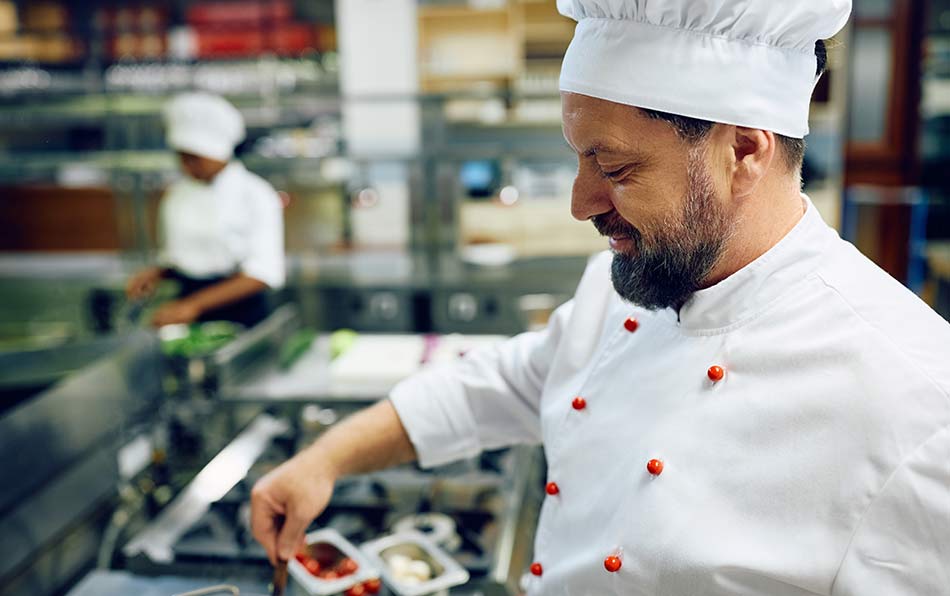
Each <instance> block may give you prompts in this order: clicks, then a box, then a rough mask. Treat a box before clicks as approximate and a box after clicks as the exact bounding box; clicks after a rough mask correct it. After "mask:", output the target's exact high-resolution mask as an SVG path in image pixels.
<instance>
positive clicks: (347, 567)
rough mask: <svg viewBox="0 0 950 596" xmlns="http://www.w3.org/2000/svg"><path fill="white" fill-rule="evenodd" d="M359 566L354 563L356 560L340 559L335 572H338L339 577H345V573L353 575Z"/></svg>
mask: <svg viewBox="0 0 950 596" xmlns="http://www.w3.org/2000/svg"><path fill="white" fill-rule="evenodd" d="M359 568H360V566H359V565H358V564H357V563H356V561H354V560H353V559H350V558H346V559H343V560H342V561H340V563H339V564H338V565H337V566H336V572H337V573H339V574H340V576H341V577H345V576H347V575H353V574H354V573H356V570H357V569H359Z"/></svg>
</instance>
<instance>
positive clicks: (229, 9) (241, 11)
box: [185, 0, 293, 27]
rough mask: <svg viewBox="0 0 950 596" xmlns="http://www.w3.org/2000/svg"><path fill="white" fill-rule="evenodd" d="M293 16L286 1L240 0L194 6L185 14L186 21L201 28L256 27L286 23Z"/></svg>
mask: <svg viewBox="0 0 950 596" xmlns="http://www.w3.org/2000/svg"><path fill="white" fill-rule="evenodd" d="M292 15H293V9H292V8H291V5H290V2H288V1H286V0H274V1H270V2H258V1H253V0H240V1H231V2H201V3H197V4H192V5H191V6H189V7H188V8H187V10H186V12H185V20H186V21H187V22H188V23H189V24H191V25H195V26H200V27H210V26H215V27H217V26H224V27H233V26H255V25H262V24H266V23H282V22H286V21H288V20H290V18H291V16H292Z"/></svg>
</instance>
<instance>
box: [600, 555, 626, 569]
mask: <svg viewBox="0 0 950 596" xmlns="http://www.w3.org/2000/svg"><path fill="white" fill-rule="evenodd" d="M621 567H623V562H622V561H621V560H620V557H617V556H615V555H611V556H609V557H607V558H606V559H604V569H606V570H607V571H609V572H611V573H617V572H618V571H620V568H621Z"/></svg>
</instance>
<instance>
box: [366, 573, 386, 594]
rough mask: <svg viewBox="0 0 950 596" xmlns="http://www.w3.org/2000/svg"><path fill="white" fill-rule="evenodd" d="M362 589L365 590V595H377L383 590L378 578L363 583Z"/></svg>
mask: <svg viewBox="0 0 950 596" xmlns="http://www.w3.org/2000/svg"><path fill="white" fill-rule="evenodd" d="M363 587H364V588H366V593H367V594H379V591H380V590H382V589H383V582H381V581H379V578H378V577H374V578H373V579H368V580H366V581H365V582H363Z"/></svg>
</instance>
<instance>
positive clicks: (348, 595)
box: [343, 584, 366, 596]
mask: <svg viewBox="0 0 950 596" xmlns="http://www.w3.org/2000/svg"><path fill="white" fill-rule="evenodd" d="M343 596H366V588H364V587H363V584H356V585H355V586H352V587H350V588H347V590H346V592H343Z"/></svg>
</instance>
